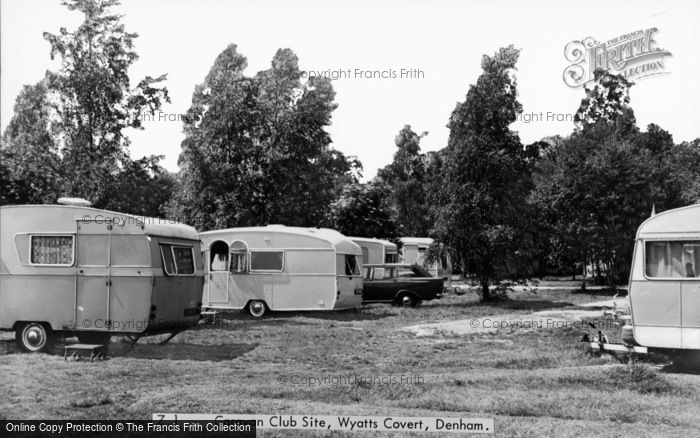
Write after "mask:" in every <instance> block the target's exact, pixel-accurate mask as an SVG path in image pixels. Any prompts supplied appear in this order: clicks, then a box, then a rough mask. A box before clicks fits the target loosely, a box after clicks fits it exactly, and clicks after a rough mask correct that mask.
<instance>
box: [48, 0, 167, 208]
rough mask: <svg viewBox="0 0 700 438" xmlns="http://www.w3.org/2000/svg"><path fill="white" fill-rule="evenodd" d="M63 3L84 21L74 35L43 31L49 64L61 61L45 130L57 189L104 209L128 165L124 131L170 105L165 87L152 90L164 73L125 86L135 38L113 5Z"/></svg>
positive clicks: (83, 0)
mask: <svg viewBox="0 0 700 438" xmlns="http://www.w3.org/2000/svg"><path fill="white" fill-rule="evenodd" d="M64 4H65V5H66V6H67V7H68V9H70V10H71V11H74V10H75V11H79V12H81V13H83V14H84V16H85V20H84V21H83V22H82V23H81V25H80V26H79V27H78V29H76V30H75V31H74V32H68V31H67V30H66V29H65V28H61V29H60V31H59V33H58V34H51V33H48V32H46V33H44V38H45V39H46V40H47V41H48V42H49V44H50V45H51V59H54V58H55V57H56V56H58V57H60V59H61V68H60V69H59V71H57V72H55V73H51V72H49V73H48V87H49V91H50V96H51V101H52V104H51V105H52V109H53V115H52V121H51V128H50V132H52V133H54V134H55V142H56V143H57V146H58V148H59V150H60V152H61V155H62V159H61V169H62V184H61V191H62V193H64V194H65V195H70V196H79V197H83V198H86V199H88V200H90V201H92V202H93V204H94V205H95V206H96V207H105V208H110V207H111V205H110V199H109V196H107V194H108V193H109V192H110V187H112V186H113V185H114V184H118V180H119V179H120V178H121V177H122V176H121V173H122V170H123V169H126V168H129V167H130V166H131V159H130V157H129V153H128V146H129V140H128V138H127V137H126V136H125V135H124V133H123V130H124V129H125V128H128V127H131V128H137V129H140V128H141V117H139V115H140V114H142V113H143V112H145V111H151V112H152V111H156V110H158V109H160V107H161V104H162V103H163V102H164V101H169V99H168V93H167V89H165V88H158V87H157V86H156V85H157V84H158V83H160V82H162V81H163V80H165V75H163V76H160V77H158V78H155V79H154V78H152V77H146V78H145V79H143V80H141V81H140V82H139V83H138V84H137V85H136V87H135V88H133V89H132V88H130V81H129V76H128V69H129V67H130V66H131V64H133V63H134V62H135V61H136V60H137V59H138V55H137V54H136V52H135V51H134V49H133V47H134V39H135V38H137V36H138V35H137V34H135V33H129V32H126V31H125V29H124V25H123V24H121V23H120V18H121V16H119V15H113V14H111V13H110V8H111V7H113V6H116V5H119V2H118V1H117V0H65V1H64ZM152 158H153V157H151V158H149V159H152ZM122 208H129V209H130V208H131V205H129V206H122Z"/></svg>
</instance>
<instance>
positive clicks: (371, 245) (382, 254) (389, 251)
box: [350, 237, 399, 265]
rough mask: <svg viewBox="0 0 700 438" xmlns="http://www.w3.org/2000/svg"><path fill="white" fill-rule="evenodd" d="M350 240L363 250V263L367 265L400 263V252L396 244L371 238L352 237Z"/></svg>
mask: <svg viewBox="0 0 700 438" xmlns="http://www.w3.org/2000/svg"><path fill="white" fill-rule="evenodd" d="M350 240H352V241H353V242H355V243H356V244H358V245H360V248H362V263H363V264H365V265H380V264H382V263H397V262H398V261H399V252H398V250H397V248H396V244H395V243H391V242H389V241H388V240H381V239H372V238H369V237H350Z"/></svg>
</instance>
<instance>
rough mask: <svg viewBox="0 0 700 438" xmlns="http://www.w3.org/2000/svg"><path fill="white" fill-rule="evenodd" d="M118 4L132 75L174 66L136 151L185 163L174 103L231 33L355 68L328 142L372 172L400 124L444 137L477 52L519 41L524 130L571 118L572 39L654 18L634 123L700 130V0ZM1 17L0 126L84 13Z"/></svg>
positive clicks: (135, 137) (17, 0)
mask: <svg viewBox="0 0 700 438" xmlns="http://www.w3.org/2000/svg"><path fill="white" fill-rule="evenodd" d="M115 12H118V13H121V14H124V17H123V19H122V21H123V23H124V24H125V26H126V29H127V31H130V32H136V33H138V34H139V38H138V39H136V42H135V44H136V47H135V49H136V51H137V53H138V54H139V56H140V59H139V60H138V61H137V62H136V63H134V64H133V65H132V67H131V70H130V72H129V75H130V78H131V80H132V84H134V85H135V84H136V83H138V81H139V80H140V79H142V78H143V77H145V76H147V75H150V76H153V77H155V76H158V75H161V74H163V73H167V74H168V80H167V82H166V83H165V85H166V86H167V88H168V90H169V94H170V97H171V99H172V102H171V103H170V104H166V105H165V106H164V107H163V109H162V111H163V113H164V115H163V116H162V118H163V119H164V120H160V121H159V120H153V121H145V122H144V126H145V129H144V130H142V131H137V130H133V129H130V130H128V132H127V135H128V137H129V138H130V139H131V148H130V152H131V154H132V156H133V157H134V158H138V157H141V156H143V155H150V154H157V155H164V157H165V158H164V160H163V162H162V164H163V165H164V166H165V167H166V168H167V169H168V170H170V171H177V170H178V166H177V159H178V156H179V153H180V144H181V142H182V140H183V138H184V135H183V133H182V123H181V121H178V120H177V115H178V114H184V113H185V112H186V111H187V109H188V108H189V105H190V103H191V99H192V92H193V90H194V87H195V85H197V84H200V83H202V82H203V80H204V77H205V76H206V74H207V72H208V71H209V69H210V68H211V66H212V65H213V63H214V60H215V59H216V57H217V55H218V54H219V53H220V52H221V51H222V50H224V49H225V48H226V47H227V46H228V45H229V44H231V43H235V44H237V46H238V51H239V53H242V54H243V55H244V56H246V57H247V58H248V69H247V71H246V73H247V74H249V75H251V76H252V75H254V74H255V73H256V72H257V71H260V70H265V69H268V68H269V67H270V61H271V59H272V57H273V55H274V54H275V52H276V51H277V49H279V48H283V47H288V48H290V49H292V50H293V51H294V52H295V53H296V54H297V56H298V57H299V64H300V68H301V69H302V70H303V71H307V72H319V71H329V72H328V73H332V72H333V71H336V72H337V71H340V70H342V71H344V72H348V70H349V74H347V73H346V74H344V76H343V77H341V78H339V79H337V80H334V81H333V86H334V89H335V91H336V93H337V94H336V102H337V103H338V105H339V106H338V108H337V109H336V110H335V112H334V113H333V118H332V124H331V126H329V127H328V132H329V133H330V134H331V138H332V139H333V147H334V148H336V149H338V150H340V151H342V152H343V153H345V154H346V155H353V156H357V157H358V158H359V159H360V161H362V163H363V166H364V172H363V175H364V179H365V180H367V179H369V178H371V177H373V176H374V175H375V174H376V172H377V169H378V168H381V167H383V166H385V165H386V164H388V163H389V162H391V160H392V157H393V154H394V152H395V149H396V146H395V143H394V138H395V136H396V134H397V133H398V132H399V130H400V129H401V128H402V127H403V126H404V125H411V127H412V128H413V130H414V131H416V132H418V133H421V132H424V131H427V132H428V135H427V136H426V137H424V138H423V139H422V141H421V149H422V150H423V151H432V150H438V149H441V148H443V147H444V146H446V144H447V139H448V136H449V130H448V129H447V127H446V124H447V121H448V119H449V117H450V114H451V112H452V110H453V109H454V108H455V105H456V104H457V103H458V102H461V101H464V99H465V96H466V93H467V91H468V89H469V86H470V84H474V83H475V81H476V79H477V78H478V76H479V75H480V73H481V71H482V70H481V58H482V56H483V55H484V54H489V55H492V54H493V53H494V52H496V51H497V50H498V49H499V48H500V47H503V46H507V45H509V44H513V45H515V47H517V48H519V49H521V55H520V60H519V62H518V64H517V71H516V72H515V76H516V78H517V81H518V93H519V94H518V98H519V100H520V102H521V104H522V105H523V110H524V114H523V116H522V117H521V119H520V120H518V121H517V122H515V123H514V124H513V125H512V129H513V130H515V131H517V132H518V133H519V134H520V138H521V140H522V142H523V143H524V144H528V143H532V142H534V141H537V140H540V139H541V138H543V137H546V136H550V135H556V134H559V135H568V134H570V133H571V131H572V130H573V122H572V115H573V113H575V112H576V110H577V108H578V106H579V103H580V101H581V99H582V98H583V96H584V92H583V90H582V89H581V88H580V87H578V88H572V87H569V86H568V85H567V84H566V83H565V82H564V80H563V72H564V69H565V68H567V67H568V66H569V65H570V64H572V63H571V62H569V61H567V59H566V58H565V54H564V49H565V46H566V45H567V44H568V43H569V42H571V41H575V40H583V39H584V38H587V37H592V38H594V39H595V40H598V41H601V42H604V41H609V40H612V39H614V38H617V37H619V36H621V35H627V34H630V33H632V32H634V31H637V30H643V29H649V28H656V29H657V31H656V32H655V33H654V37H653V38H654V40H655V45H656V47H658V48H661V49H665V50H666V51H668V52H670V53H671V55H670V56H666V57H664V58H663V67H664V68H663V72H664V73H665V74H660V75H653V76H649V77H646V78H642V79H639V80H637V81H635V82H636V84H635V85H634V86H633V87H632V89H631V91H630V98H631V105H632V107H633V109H634V111H635V115H636V117H637V123H638V125H639V126H640V127H642V128H643V129H645V127H646V125H647V124H649V123H652V122H653V123H656V124H658V125H660V126H661V127H662V128H664V129H666V130H667V131H669V132H671V134H672V135H673V137H674V140H675V141H676V142H681V141H690V140H693V139H695V138H698V137H700V124H699V123H698V120H700V99H698V98H697V97H698V96H700V80H698V76H697V74H698V71H700V51H698V43H700V30H698V26H697V23H699V22H700V2H690V1H669V2H659V1H646V0H642V1H616V2H609V1H587V2H561V1H529V2H522V1H452V0H430V1H415V0H388V1H376V0H375V1H370V0H359V1H327V0H323V1H321V0H297V1H294V2H290V1H283V0H271V1H242V0H232V1H219V0H199V1H194V0H138V1H137V0H123V1H122V4H121V5H120V6H119V7H117V8H116V9H115ZM0 20H1V22H0V24H1V28H0V37H1V42H0V50H1V51H0V97H1V102H0V103H1V106H0V125H1V128H2V130H3V131H4V129H5V127H6V126H7V124H8V123H9V120H10V118H11V116H12V111H13V106H14V101H15V98H16V96H17V94H18V93H19V92H20V90H21V88H22V86H23V85H25V84H34V83H36V82H38V81H39V80H41V79H42V77H43V76H44V72H45V71H46V70H47V69H51V70H55V69H57V67H58V64H57V62H56V61H53V62H52V61H51V59H50V57H49V44H48V42H46V41H45V40H44V39H43V37H42V34H43V32H51V33H57V32H58V31H59V29H60V28H61V27H66V28H67V29H68V30H71V29H75V28H76V27H77V26H78V25H79V23H80V22H81V20H82V16H81V14H80V13H77V12H71V11H69V10H68V9H67V8H66V7H65V6H62V5H61V2H60V1H59V0H2V1H1V2H0ZM402 69H403V71H404V73H405V75H404V76H405V77H403V78H402V77H401V74H402ZM365 71H370V72H375V71H376V72H379V73H371V74H369V75H367V74H365V73H364V72H365ZM328 73H326V74H328ZM309 74H311V73H309ZM336 74H338V73H336ZM368 76H369V77H368ZM381 76H384V77H381ZM548 113H550V114H551V115H550V116H549V117H548V116H547V114H548ZM540 114H541V117H540Z"/></svg>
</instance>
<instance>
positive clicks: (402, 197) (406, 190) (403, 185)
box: [378, 125, 430, 236]
mask: <svg viewBox="0 0 700 438" xmlns="http://www.w3.org/2000/svg"><path fill="white" fill-rule="evenodd" d="M426 135H428V133H427V132H424V133H422V134H421V135H418V134H416V133H415V132H413V130H412V129H411V126H410V125H406V126H404V127H403V129H401V131H399V134H398V135H397V136H396V139H395V140H394V142H395V143H396V147H397V148H398V150H397V151H396V153H394V161H393V162H392V163H390V164H389V165H387V166H386V167H384V168H383V169H379V172H378V176H379V177H380V178H381V179H382V180H384V181H385V182H386V183H387V184H388V185H389V187H390V188H391V199H392V203H393V205H394V209H395V210H396V213H397V222H398V223H399V226H400V228H401V230H402V233H403V234H404V235H406V236H427V235H428V231H429V230H430V215H429V212H428V205H427V194H426V172H427V169H426V157H425V155H423V154H421V152H420V140H421V138H423V137H424V136H426Z"/></svg>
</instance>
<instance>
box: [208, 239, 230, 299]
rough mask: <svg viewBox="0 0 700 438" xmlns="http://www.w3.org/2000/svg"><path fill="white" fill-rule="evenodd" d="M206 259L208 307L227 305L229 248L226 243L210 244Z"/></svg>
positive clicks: (218, 241)
mask: <svg viewBox="0 0 700 438" xmlns="http://www.w3.org/2000/svg"><path fill="white" fill-rule="evenodd" d="M205 257H206V259H207V260H206V261H205V263H206V268H207V269H206V274H205V275H206V280H205V281H206V282H207V286H206V290H207V297H208V298H207V299H208V301H209V303H208V304H209V305H212V304H213V305H218V306H221V305H227V304H228V302H229V296H228V287H229V286H228V282H229V263H230V260H229V246H228V244H227V243H226V242H223V241H221V240H217V241H215V242H212V244H211V246H210V247H209V249H208V251H206V253H205Z"/></svg>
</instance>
